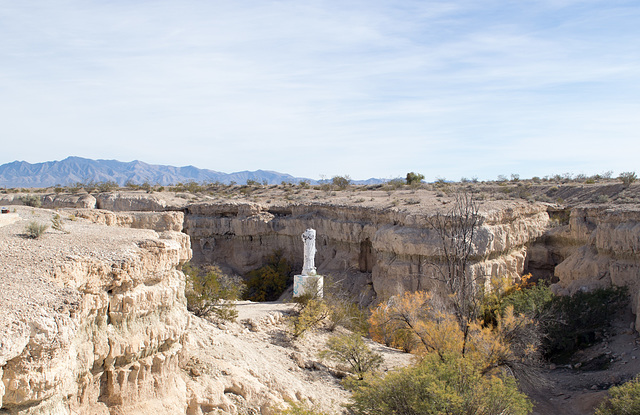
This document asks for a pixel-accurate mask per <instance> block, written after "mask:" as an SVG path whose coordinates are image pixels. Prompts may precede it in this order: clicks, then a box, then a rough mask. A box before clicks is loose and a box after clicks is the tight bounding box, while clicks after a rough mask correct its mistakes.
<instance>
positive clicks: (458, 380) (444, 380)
mask: <svg viewBox="0 0 640 415" xmlns="http://www.w3.org/2000/svg"><path fill="white" fill-rule="evenodd" d="M352 400H353V403H351V404H350V405H348V407H349V409H350V410H351V411H353V413H355V414H358V415H374V414H375V415H392V414H406V415H419V414H474V415H496V414H510V415H521V414H527V413H529V412H530V411H531V409H532V404H531V402H530V401H529V399H528V398H527V397H526V395H524V394H522V393H521V392H519V391H518V387H517V384H516V382H515V380H514V379H512V378H508V377H501V376H483V375H482V373H481V369H480V367H479V366H478V365H477V364H476V362H474V361H473V360H472V359H467V358H463V357H462V356H460V355H447V356H445V358H444V359H439V358H437V357H436V356H433V355H431V356H427V357H426V358H425V359H424V360H423V361H422V362H421V363H419V364H418V365H416V366H412V367H408V368H404V369H400V370H397V371H394V372H391V373H388V374H387V375H386V376H385V377H384V378H379V377H366V378H365V380H364V381H363V382H361V384H360V386H359V387H357V388H356V390H355V391H354V393H353V397H352Z"/></svg>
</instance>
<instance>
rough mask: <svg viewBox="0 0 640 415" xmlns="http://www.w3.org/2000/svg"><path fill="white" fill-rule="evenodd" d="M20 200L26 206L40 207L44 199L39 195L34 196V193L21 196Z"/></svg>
mask: <svg viewBox="0 0 640 415" xmlns="http://www.w3.org/2000/svg"><path fill="white" fill-rule="evenodd" d="M20 201H21V202H22V204H24V205H25V206H31V207H40V206H42V201H41V200H40V198H39V197H38V196H34V195H28V196H22V197H21V198H20Z"/></svg>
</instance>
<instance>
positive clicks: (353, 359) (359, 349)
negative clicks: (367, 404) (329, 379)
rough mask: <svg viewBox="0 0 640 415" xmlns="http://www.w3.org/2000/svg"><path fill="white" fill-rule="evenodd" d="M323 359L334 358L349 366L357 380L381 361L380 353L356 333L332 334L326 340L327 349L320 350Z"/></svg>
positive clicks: (362, 377)
mask: <svg viewBox="0 0 640 415" xmlns="http://www.w3.org/2000/svg"><path fill="white" fill-rule="evenodd" d="M320 357H321V358H323V359H331V360H336V361H338V362H340V363H343V364H346V365H348V366H349V370H350V372H351V373H353V374H355V375H356V376H357V377H358V379H359V380H362V379H364V375H365V374H366V373H368V372H371V371H372V370H375V369H377V368H378V367H380V365H381V364H382V362H383V359H382V355H381V354H380V353H377V352H374V351H373V350H371V348H370V347H369V346H367V344H366V343H365V342H364V340H362V336H360V335H359V334H357V333H348V334H341V335H334V336H332V337H330V338H329V340H327V349H326V350H323V351H322V352H320Z"/></svg>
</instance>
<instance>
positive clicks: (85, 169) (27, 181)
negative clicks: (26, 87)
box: [0, 157, 315, 188]
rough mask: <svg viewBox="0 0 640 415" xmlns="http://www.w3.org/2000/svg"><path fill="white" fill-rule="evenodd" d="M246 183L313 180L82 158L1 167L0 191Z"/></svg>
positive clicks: (251, 172) (259, 173)
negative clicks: (72, 186)
mask: <svg viewBox="0 0 640 415" xmlns="http://www.w3.org/2000/svg"><path fill="white" fill-rule="evenodd" d="M247 180H255V181H257V182H259V183H262V182H264V181H266V182H267V183H269V184H280V183H282V182H283V181H284V182H291V183H298V182H300V181H301V180H308V181H309V182H310V183H315V180H309V179H303V178H300V177H293V176H291V175H289V174H284V173H278V172H275V171H265V170H257V171H241V172H236V173H229V174H227V173H222V172H218V171H214V170H206V169H198V168H196V167H194V166H185V167H174V166H163V165H155V164H147V163H143V162H142V161H138V160H134V161H132V162H129V163H125V162H121V161H117V160H92V159H86V158H81V157H67V158H66V159H64V160H61V161H47V162H44V163H34V164H31V163H27V162H25V161H14V162H12V163H7V164H3V165H1V166H0V187H8V188H11V187H50V186H54V185H56V184H61V185H69V184H75V183H89V182H96V183H98V182H106V181H113V182H116V183H118V184H119V185H121V186H123V185H124V184H125V183H127V182H133V183H136V184H142V183H144V182H148V183H150V184H161V185H170V184H175V183H179V182H182V183H185V182H189V181H194V182H198V183H201V182H216V181H218V182H220V183H225V184H229V183H231V182H236V183H238V184H245V183H246V182H247Z"/></svg>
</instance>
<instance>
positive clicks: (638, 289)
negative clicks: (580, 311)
mask: <svg viewBox="0 0 640 415" xmlns="http://www.w3.org/2000/svg"><path fill="white" fill-rule="evenodd" d="M553 238H554V243H553V244H550V245H549V246H550V247H551V249H554V248H553V247H554V246H555V247H556V248H555V251H557V247H562V249H563V250H564V252H563V254H562V257H563V260H562V261H561V262H560V263H559V264H558V265H557V266H556V267H555V276H556V278H557V279H558V283H557V285H556V286H555V287H554V288H555V289H556V291H557V292H559V293H561V294H568V293H573V292H575V291H577V290H580V289H582V290H589V289H592V288H595V287H607V286H610V285H615V286H626V287H628V288H629V293H630V295H631V303H632V304H631V305H632V309H633V311H634V313H635V315H636V317H637V318H638V320H637V321H636V328H638V327H640V208H638V207H637V206H615V207H611V206H608V207H605V206H585V207H576V208H573V209H571V211H570V216H569V221H568V224H567V225H565V226H563V227H560V228H558V229H557V230H556V231H555V232H554V235H553Z"/></svg>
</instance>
